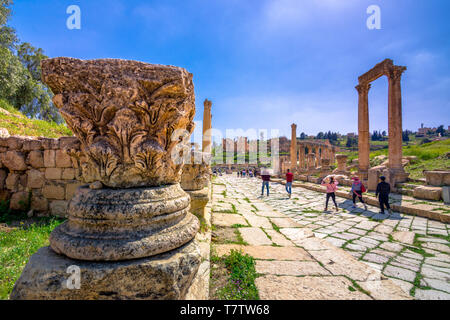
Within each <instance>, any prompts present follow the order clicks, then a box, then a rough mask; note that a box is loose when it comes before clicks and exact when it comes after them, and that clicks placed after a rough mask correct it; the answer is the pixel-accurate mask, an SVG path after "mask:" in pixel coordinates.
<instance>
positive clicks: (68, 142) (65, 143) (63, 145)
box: [59, 137, 80, 150]
mask: <svg viewBox="0 0 450 320" xmlns="http://www.w3.org/2000/svg"><path fill="white" fill-rule="evenodd" d="M79 144H80V141H79V140H78V138H77V137H60V138H59V148H60V149H61V150H66V149H68V148H71V147H73V146H74V145H79Z"/></svg>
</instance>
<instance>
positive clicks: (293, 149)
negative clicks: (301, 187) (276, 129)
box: [291, 123, 297, 172]
mask: <svg viewBox="0 0 450 320" xmlns="http://www.w3.org/2000/svg"><path fill="white" fill-rule="evenodd" d="M296 168H297V125H296V124H295V123H293V124H291V171H292V172H295V169H296Z"/></svg>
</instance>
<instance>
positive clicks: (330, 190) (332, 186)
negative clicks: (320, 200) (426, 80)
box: [322, 177, 339, 212]
mask: <svg viewBox="0 0 450 320" xmlns="http://www.w3.org/2000/svg"><path fill="white" fill-rule="evenodd" d="M326 180H327V181H328V182H327V181H325V179H324V181H322V185H323V186H326V187H327V198H326V201H325V211H328V201H329V200H330V198H331V199H332V200H333V203H334V206H335V207H336V212H337V211H339V208H338V205H337V203H336V194H335V192H336V190H337V185H338V184H339V181H337V180H335V179H334V177H330V178H329V179H326Z"/></svg>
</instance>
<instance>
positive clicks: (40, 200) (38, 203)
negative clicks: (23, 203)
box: [30, 194, 48, 212]
mask: <svg viewBox="0 0 450 320" xmlns="http://www.w3.org/2000/svg"><path fill="white" fill-rule="evenodd" d="M30 208H31V209H33V210H35V211H39V212H47V211H48V200H47V199H46V198H44V197H43V196H40V195H34V194H33V196H32V197H31V207H30Z"/></svg>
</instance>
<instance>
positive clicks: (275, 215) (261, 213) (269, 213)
mask: <svg viewBox="0 0 450 320" xmlns="http://www.w3.org/2000/svg"><path fill="white" fill-rule="evenodd" d="M255 214H256V215H258V216H263V217H266V218H285V217H286V216H285V215H284V214H282V213H279V212H276V211H273V210H269V211H267V210H264V211H256V212H255Z"/></svg>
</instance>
